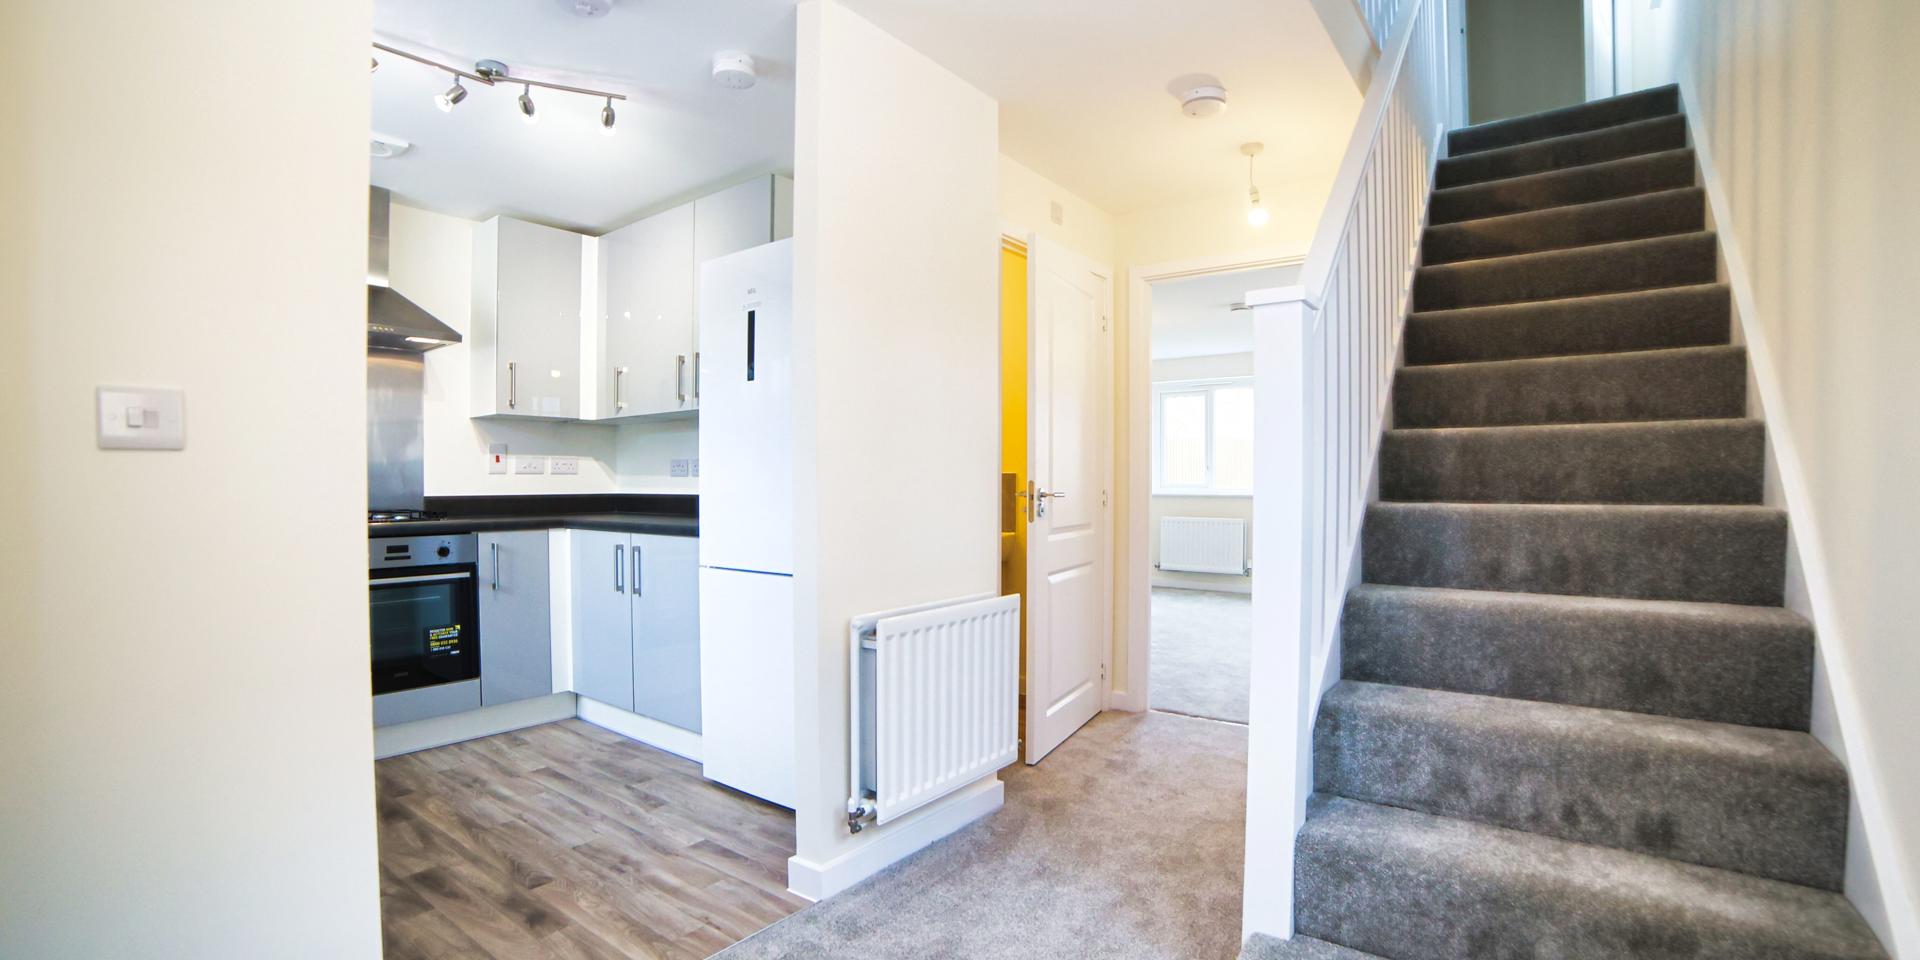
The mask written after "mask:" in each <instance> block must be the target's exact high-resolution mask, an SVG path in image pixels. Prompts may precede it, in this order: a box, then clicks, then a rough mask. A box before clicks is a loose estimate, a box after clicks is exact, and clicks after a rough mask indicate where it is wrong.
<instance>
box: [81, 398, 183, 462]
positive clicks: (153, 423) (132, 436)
mask: <svg viewBox="0 0 1920 960" xmlns="http://www.w3.org/2000/svg"><path fill="white" fill-rule="evenodd" d="M93 395H94V411H95V421H94V437H95V440H96V442H98V443H99V445H100V449H102V450H183V449H186V446H187V434H186V399H185V397H186V394H185V393H183V392H182V391H179V390H170V389H164V388H147V387H99V388H96V389H95V390H94V392H93Z"/></svg>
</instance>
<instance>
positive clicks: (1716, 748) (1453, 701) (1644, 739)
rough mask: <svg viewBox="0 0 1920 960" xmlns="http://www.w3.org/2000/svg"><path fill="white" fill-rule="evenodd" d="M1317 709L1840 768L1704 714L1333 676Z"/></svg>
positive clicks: (1760, 763) (1776, 736)
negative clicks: (1693, 716) (1645, 710)
mask: <svg viewBox="0 0 1920 960" xmlns="http://www.w3.org/2000/svg"><path fill="white" fill-rule="evenodd" d="M1321 702H1322V709H1326V706H1327V705H1328V704H1331V705H1332V706H1333V708H1334V709H1336V710H1357V711H1369V712H1377V713H1389V714H1396V715H1399V716H1402V717H1406V718H1409V719H1412V720H1414V721H1416V722H1420V723H1425V724H1431V725H1436V726H1451V727H1457V728H1460V729H1479V730H1489V731H1492V730H1498V731H1501V732H1504V733H1514V734H1520V735H1523V736H1528V737H1539V738H1548V739H1553V740H1557V741H1562V742H1567V743H1573V742H1580V741H1605V742H1608V743H1611V744H1614V745H1617V746H1624V747H1627V748H1630V749H1635V750H1644V751H1648V752H1675V753H1685V754H1689V755H1705V754H1711V755H1714V756H1716V757H1719V758H1723V759H1734V760H1739V761H1742V762H1746V763H1750V764H1753V765H1754V766H1755V767H1757V768H1764V769H1767V770H1770V771H1775V772H1778V773H1780V774H1782V775H1791V776H1801V777H1808V778H1818V779H1826V780H1833V781H1844V780H1845V779H1846V769H1845V768H1844V767H1842V766H1841V765H1840V761H1839V760H1837V759H1835V757H1834V756H1833V754H1832V752H1830V751H1828V750H1827V748H1826V747H1823V746H1821V745H1820V742H1819V741H1817V740H1815V739H1814V738H1813V737H1812V736H1811V735H1810V734H1807V733H1805V732H1802V731H1797V730H1774V729H1770V728H1767V727H1749V726H1742V725H1740V724H1733V723H1716V722H1713V721H1710V720H1689V719H1684V718H1681V717H1663V716H1658V715H1655V714H1649V713H1633V712H1630V711H1626V710H1604V709H1600V708H1596V707H1582V706H1574V705H1571V704H1564V703H1543V702H1541V701H1538V700H1519V699H1514V698H1511V697H1492V696H1486V695H1484V694H1476V693H1458V692H1455V691H1451V690H1433V689H1429V688H1425V687H1411V686H1402V685H1397V684H1386V683H1369V682H1367V681H1364V680H1341V681H1340V682H1339V683H1336V684H1335V685H1334V686H1333V688H1332V689H1331V690H1328V691H1327V693H1326V695H1325V697H1324V698H1323V700H1322V701H1321Z"/></svg>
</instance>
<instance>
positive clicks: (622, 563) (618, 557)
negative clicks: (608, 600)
mask: <svg viewBox="0 0 1920 960" xmlns="http://www.w3.org/2000/svg"><path fill="white" fill-rule="evenodd" d="M626 554H627V548H626V547H624V546H621V545H620V544H617V543H616V544H614V545H613V592H615V593H626V592H627V556H626Z"/></svg>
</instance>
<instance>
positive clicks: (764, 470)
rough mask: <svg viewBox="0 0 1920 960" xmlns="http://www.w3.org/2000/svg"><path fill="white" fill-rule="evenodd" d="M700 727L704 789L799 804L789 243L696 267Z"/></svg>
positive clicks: (732, 255) (715, 260) (775, 801)
mask: <svg viewBox="0 0 1920 960" xmlns="http://www.w3.org/2000/svg"><path fill="white" fill-rule="evenodd" d="M698 356H699V361H698V363H697V365H696V369H697V376H698V378H699V379H698V381H697V383H698V384H699V395H700V728H701V744H700V750H701V759H702V763H703V765H704V773H705V774H706V776H707V778H708V779H710V780H715V781H718V782H720V783H724V784H726V785H727V786H730V787H733V788H734V789H736V790H741V791H744V792H746V793H750V794H753V795H754V796H757V797H760V798H762V799H765V800H770V801H772V802H774V803H778V804H780V805H782V806H786V807H791V806H793V804H794V800H795V796H794V795H795V793H796V791H797V789H798V788H797V786H796V784H795V782H794V742H793V731H794V716H793V711H794V696H793V661H794V652H793V643H794V631H793V577H792V574H793V517H794V513H793V242H792V241H791V240H783V241H779V242H776V243H770V244H766V245H764V246H759V247H754V248H752V249H750V250H743V251H741V252H739V253H735V254H731V255H729V256H725V257H719V258H717V259H714V260H709V261H707V262H706V263H704V264H702V265H701V286H700V345H699V354H698Z"/></svg>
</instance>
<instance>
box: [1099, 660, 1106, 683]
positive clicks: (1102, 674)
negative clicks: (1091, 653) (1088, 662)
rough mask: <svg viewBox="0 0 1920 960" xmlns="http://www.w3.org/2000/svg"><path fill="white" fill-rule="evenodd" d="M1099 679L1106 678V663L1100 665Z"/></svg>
mask: <svg viewBox="0 0 1920 960" xmlns="http://www.w3.org/2000/svg"><path fill="white" fill-rule="evenodd" d="M1100 679H1102V680H1105V679H1107V665H1106V664H1104V663H1103V664H1101V665H1100Z"/></svg>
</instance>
